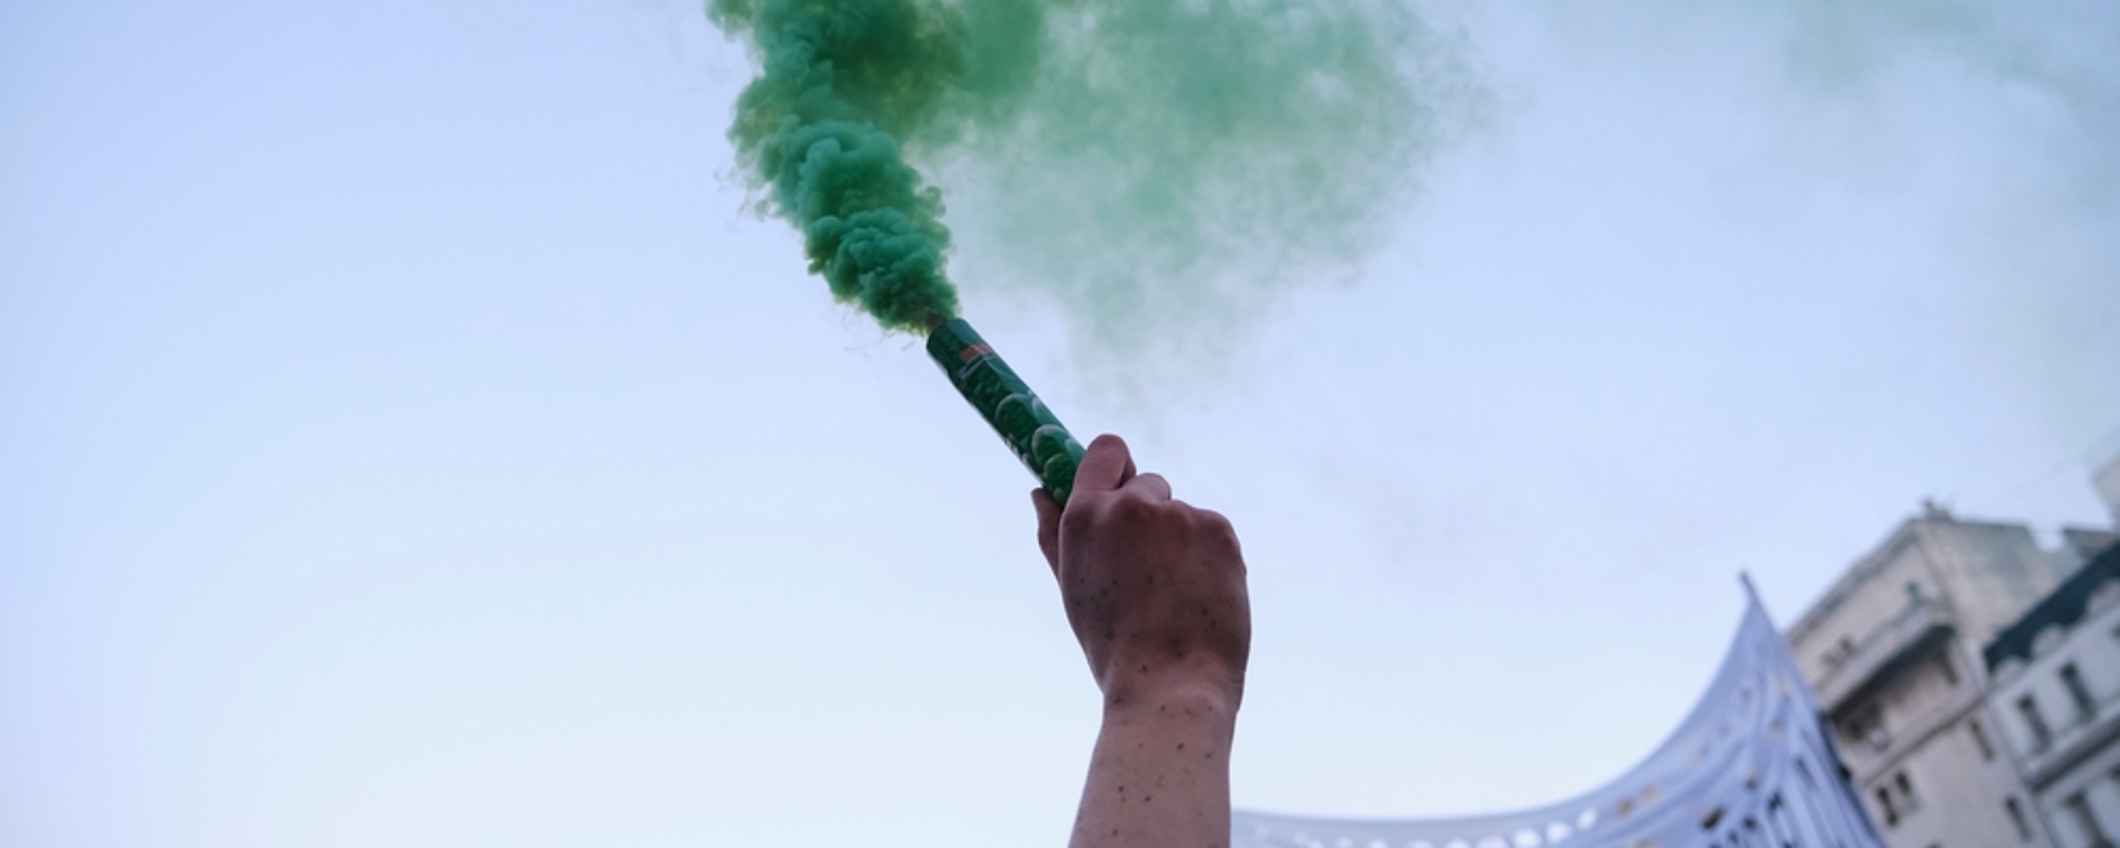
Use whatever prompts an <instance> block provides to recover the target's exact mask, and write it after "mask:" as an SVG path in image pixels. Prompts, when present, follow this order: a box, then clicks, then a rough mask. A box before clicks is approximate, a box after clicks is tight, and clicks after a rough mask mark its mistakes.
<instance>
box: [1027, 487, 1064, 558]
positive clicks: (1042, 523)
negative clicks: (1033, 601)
mask: <svg viewBox="0 0 2120 848" xmlns="http://www.w3.org/2000/svg"><path fill="white" fill-rule="evenodd" d="M1031 506H1033V507H1036V508H1037V510H1038V552H1039V553H1042V554H1045V565H1046V567H1048V568H1051V569H1052V570H1053V574H1054V576H1058V575H1059V574H1060V505H1059V504H1057V503H1054V502H1053V496H1052V495H1048V494H1046V493H1045V490H1044V489H1032V490H1031Z"/></svg>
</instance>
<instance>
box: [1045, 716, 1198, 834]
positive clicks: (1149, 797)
mask: <svg viewBox="0 0 2120 848" xmlns="http://www.w3.org/2000/svg"><path fill="white" fill-rule="evenodd" d="M1235 730H1236V702H1235V699H1233V698H1230V697H1227V696H1225V695H1222V694H1219V693H1213V692H1209V691H1178V692H1172V693H1167V694H1161V695H1152V696H1145V697H1141V698H1138V699H1135V700H1132V701H1121V702H1118V703H1114V704H1112V705H1109V706H1107V707H1106V708H1105V711H1104V727H1103V729H1102V730H1101V731H1100V732H1099V733H1098V734H1097V747H1096V750H1095V751H1094V752H1093V753H1092V754H1091V755H1090V764H1089V780H1088V782H1087V783H1086V785H1084V787H1083V789H1082V805H1081V807H1080V808H1079V809H1078V810H1077V812H1076V814H1075V832H1074V837H1073V839H1071V840H1070V841H1069V845H1070V846H1072V848H1125V846H1156V848H1226V846H1228V845H1229V747H1230V740H1231V738H1232V737H1233V735H1234V734H1235Z"/></svg>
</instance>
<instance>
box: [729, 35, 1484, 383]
mask: <svg viewBox="0 0 2120 848" xmlns="http://www.w3.org/2000/svg"><path fill="white" fill-rule="evenodd" d="M709 15H710V17H711V18H712V19H713V20H714V22H715V23H716V24H718V25H720V26H721V27H722V28H723V29H724V30H726V31H728V32H730V33H732V34H737V35H741V36H746V37H748V38H749V40H750V41H751V42H752V44H753V46H754V47H755V48H756V51H757V54H758V56H759V58H760V60H761V63H762V65H763V71H762V73H761V74H760V76H759V77H758V78H757V79H756V80H755V81H753V82H752V84H751V85H750V87H749V88H747V89H746V90H745V91H744V94H743V96H742V98H741V99H740V100H739V102H738V104H737V117H736V122H735V125H734V127H733V128H732V129H731V130H730V137H731V138H732V139H733V140H734V141H735V143H736V146H737V149H738V151H739V153H740V155H741V156H742V158H743V160H744V164H745V165H746V166H747V167H748V168H750V170H751V174H752V176H753V178H754V180H755V181H756V185H757V186H759V187H761V188H763V189H765V190H766V201H767V206H768V207H769V208H770V209H772V210H773V211H775V212H777V213H778V214H780V215H782V216H785V217H787V218H788V219H789V220H791V221H793V222H794V223H795V224H796V225H797V226H798V227H799V228H800V229H801V230H802V231H803V233H804V235H805V241H806V249H807V251H808V254H809V258H810V266H811V270H813V271H815V272H818V273H820V274H822V275H823V276H824V277H825V279H826V280H827V281H828V282H829V284H830V286H831V289H832V292H833V294H834V295H836V296H837V297H839V298H840V299H841V300H843V301H847V302H850V303H854V304H857V305H859V306H860V307H861V308H863V309H864V310H866V311H868V312H869V313H871V314H873V315H874V316H876V318H877V319H878V320H880V321H881V322H882V323H883V324H884V325H885V326H887V327H892V328H901V329H919V328H921V327H924V326H925V325H926V324H927V323H928V322H929V321H932V320H939V319H942V318H947V317H952V316H954V315H955V313H956V309H957V296H956V292H955V290H954V289H953V288H952V287H951V286H950V284H949V280H948V277H947V275H946V273H945V259H946V257H947V256H948V254H949V252H950V244H951V232H950V230H949V229H948V228H946V227H944V226H943V224H942V220H941V218H942V212H943V204H942V199H941V193H940V191H939V190H938V189H937V188H935V187H934V185H932V184H930V183H929V182H928V180H927V179H926V178H924V177H923V176H922V175H921V173H920V172H919V171H917V170H915V169H914V168H913V166H912V165H911V164H910V161H914V160H917V161H921V162H923V163H925V164H927V165H931V166H937V167H940V168H941V170H939V171H936V172H935V173H938V174H942V175H944V176H945V177H948V178H950V179H951V186H952V188H951V191H952V193H953V195H955V196H957V199H958V200H959V201H960V202H966V201H968V202H969V203H970V204H971V211H973V212H974V213H975V214H974V216H973V217H971V218H966V219H963V220H960V221H958V225H959V227H960V228H966V227H968V228H969V229H965V230H964V231H965V232H967V233H977V234H978V236H979V242H980V245H981V246H982V247H985V248H988V249H986V250H979V251H973V252H972V254H969V256H971V258H974V259H976V260H978V262H977V266H978V267H977V268H976V269H975V270H977V271H978V273H979V276H980V278H981V279H982V280H991V281H992V282H994V283H997V284H1006V283H1009V282H1021V283H1026V284H1029V285H1033V286H1036V287H1038V289H1039V290H1040V291H1043V292H1047V293H1049V294H1050V295H1051V296H1053V297H1057V298H1059V299H1060V300H1061V302H1063V303H1065V304H1067V305H1069V306H1071V307H1074V308H1075V309H1076V310H1077V311H1078V312H1079V313H1081V314H1085V315H1087V316H1089V317H1090V318H1091V319H1092V320H1090V321H1088V322H1086V323H1087V325H1088V326H1090V327H1094V328H1097V329H1096V330H1093V331H1092V332H1093V333H1094V334H1096V335H1098V336H1100V337H1102V339H1101V340H1102V341H1106V342H1111V341H1114V340H1115V338H1114V337H1115V336H1116V337H1119V338H1122V339H1124V338H1131V339H1141V338H1148V337H1150V336H1151V335H1153V331H1154V330H1155V328H1153V327H1150V326H1147V324H1148V322H1175V323H1182V322H1184V321H1185V320H1187V319H1193V320H1198V321H1200V323H1202V324H1207V323H1212V324H1215V325H1217V326H1220V325H1225V324H1227V323H1228V322H1229V320H1230V319H1232V317H1234V316H1238V315H1241V314H1243V313H1255V312H1258V311H1260V310H1258V309H1257V302H1256V301H1257V296H1258V295H1260V294H1262V293H1264V294H1266V295H1269V296H1270V295H1271V293H1272V292H1273V291H1274V290H1276V289H1277V288H1279V287H1283V286H1286V285H1288V284H1289V283H1290V282H1294V281H1300V280H1302V279H1306V278H1316V277H1318V276H1321V275H1324V274H1326V273H1328V272H1329V269H1331V268H1332V267H1334V266H1345V265H1347V264H1348V263H1351V262H1355V261H1357V260H1358V259H1359V257H1360V256H1361V255H1362V254H1363V253H1364V252H1365V251H1366V249H1367V248H1368V246H1369V244H1370V243H1371V242H1373V241H1374V240H1375V238H1376V237H1377V234H1378V233H1379V232H1381V231H1382V225H1383V223H1384V222H1386V221H1387V219H1388V217H1389V215H1388V213H1390V212H1391V211H1392V210H1394V209H1396V208H1397V207H1398V206H1400V205H1402V204H1401V203H1400V201H1401V200H1402V196H1403V194H1404V193H1405V190H1406V189H1407V188H1409V187H1410V186H1411V185H1412V184H1413V175H1414V173H1415V171H1416V170H1417V169H1418V167H1419V166H1420V165H1421V164H1422V163H1423V161H1424V160H1425V158H1426V154H1427V152H1428V151H1429V150H1430V149H1431V148H1433V147H1434V146H1435V144H1436V143H1437V142H1438V141H1439V140H1440V138H1441V135H1440V133H1439V132H1438V130H1437V126H1438V124H1439V121H1438V120H1436V118H1437V115H1438V111H1437V108H1438V104H1439V103H1441V102H1443V101H1445V100H1450V99H1464V98H1462V97H1460V96H1459V95H1462V94H1464V93H1465V92H1466V91H1467V90H1468V89H1469V88H1471V87H1470V86H1469V84H1467V83H1465V82H1464V81H1463V80H1462V79H1461V78H1460V77H1457V76H1455V75H1453V74H1451V73H1449V72H1448V71H1449V68H1448V67H1447V66H1449V62H1448V61H1447V59H1445V58H1442V57H1446V56H1447V55H1448V54H1449V52H1450V51H1449V50H1447V49H1446V45H1445V43H1444V42H1443V41H1442V40H1440V39H1437V38H1436V37H1434V36H1433V35H1432V34H1431V33H1430V32H1429V31H1428V30H1427V28H1426V27H1425V26H1423V24H1422V23H1421V22H1420V21H1419V20H1418V19H1417V18H1416V16H1415V15H1414V14H1413V13H1412V12H1409V11H1407V10H1406V8H1405V7H1404V6H1403V5H1402V4H1400V3H1398V2H1387V0H1313V2H1292V1H1291V0H712V3H711V5H710V6H709Z"/></svg>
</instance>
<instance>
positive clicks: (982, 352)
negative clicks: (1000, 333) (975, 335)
mask: <svg viewBox="0 0 2120 848" xmlns="http://www.w3.org/2000/svg"><path fill="white" fill-rule="evenodd" d="M993 355H994V349H993V348H990V347H987V346H986V342H980V343H978V344H975V345H971V346H969V347H966V348H965V349H963V350H960V351H958V352H957V358H958V359H961V360H963V361H964V364H966V365H970V364H972V363H973V362H975V361H978V360H980V359H983V358H985V357H989V356H993Z"/></svg>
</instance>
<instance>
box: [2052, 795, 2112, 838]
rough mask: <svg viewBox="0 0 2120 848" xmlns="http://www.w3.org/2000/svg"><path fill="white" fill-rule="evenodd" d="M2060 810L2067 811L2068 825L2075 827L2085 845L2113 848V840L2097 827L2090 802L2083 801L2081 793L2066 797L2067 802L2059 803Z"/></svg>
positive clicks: (2101, 828) (2103, 829) (2096, 818)
mask: <svg viewBox="0 0 2120 848" xmlns="http://www.w3.org/2000/svg"><path fill="white" fill-rule="evenodd" d="M2061 808H2062V809H2064V810H2067V811H2068V818H2069V823H2071V824H2074V825H2075V826H2076V832H2077V833H2081V834H2083V839H2084V844H2085V845H2088V846H2090V848H2113V840H2112V839H2111V838H2109V837H2107V836H2106V835H2105V828H2103V827H2100V826H2098V817H2097V816H2096V815H2095V814H2093V813H2092V812H2091V805H2090V802H2088V801H2085V800H2084V799H2083V793H2081V792H2078V793H2076V794H2074V795H2070V796H2068V800H2066V801H2062V802H2061Z"/></svg>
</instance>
